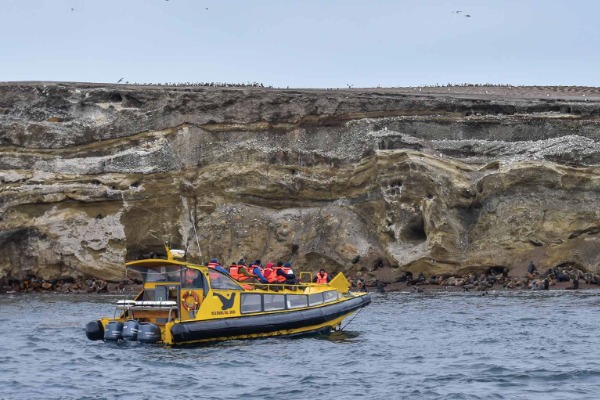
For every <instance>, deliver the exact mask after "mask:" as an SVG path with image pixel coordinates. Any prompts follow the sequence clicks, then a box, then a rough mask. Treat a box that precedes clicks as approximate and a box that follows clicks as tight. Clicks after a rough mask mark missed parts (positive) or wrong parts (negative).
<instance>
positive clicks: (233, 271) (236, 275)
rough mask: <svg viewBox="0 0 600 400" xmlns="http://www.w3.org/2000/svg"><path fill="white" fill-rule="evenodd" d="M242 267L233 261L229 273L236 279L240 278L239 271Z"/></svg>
mask: <svg viewBox="0 0 600 400" xmlns="http://www.w3.org/2000/svg"><path fill="white" fill-rule="evenodd" d="M239 269H240V267H238V265H237V264H236V263H235V262H232V263H231V265H230V266H229V275H231V277H232V278H233V279H235V280H236V281H239V280H240V276H239V273H238V271H239Z"/></svg>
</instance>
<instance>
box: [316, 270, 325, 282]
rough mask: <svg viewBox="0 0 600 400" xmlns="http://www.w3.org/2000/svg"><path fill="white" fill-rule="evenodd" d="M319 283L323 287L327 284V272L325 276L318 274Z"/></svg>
mask: <svg viewBox="0 0 600 400" xmlns="http://www.w3.org/2000/svg"><path fill="white" fill-rule="evenodd" d="M317 283H319V284H321V285H325V284H327V272H325V273H324V274H323V275H321V274H317Z"/></svg>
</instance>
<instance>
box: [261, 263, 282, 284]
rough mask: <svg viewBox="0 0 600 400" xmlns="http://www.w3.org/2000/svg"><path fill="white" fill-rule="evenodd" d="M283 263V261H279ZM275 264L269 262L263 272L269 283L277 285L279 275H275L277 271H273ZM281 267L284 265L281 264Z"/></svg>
mask: <svg viewBox="0 0 600 400" xmlns="http://www.w3.org/2000/svg"><path fill="white" fill-rule="evenodd" d="M279 262H281V261H279ZM273 265H274V264H273V263H272V262H269V263H267V265H265V270H264V271H263V275H264V276H265V278H266V279H267V281H268V282H269V283H275V282H277V281H276V278H277V275H276V274H275V270H274V269H273ZM281 265H283V263H281Z"/></svg>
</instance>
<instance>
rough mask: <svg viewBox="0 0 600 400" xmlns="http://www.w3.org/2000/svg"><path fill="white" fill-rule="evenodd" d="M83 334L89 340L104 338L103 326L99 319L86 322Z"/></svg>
mask: <svg viewBox="0 0 600 400" xmlns="http://www.w3.org/2000/svg"><path fill="white" fill-rule="evenodd" d="M85 336H87V338H88V339H90V340H102V339H104V327H103V326H102V322H100V321H92V322H88V323H87V325H86V326H85Z"/></svg>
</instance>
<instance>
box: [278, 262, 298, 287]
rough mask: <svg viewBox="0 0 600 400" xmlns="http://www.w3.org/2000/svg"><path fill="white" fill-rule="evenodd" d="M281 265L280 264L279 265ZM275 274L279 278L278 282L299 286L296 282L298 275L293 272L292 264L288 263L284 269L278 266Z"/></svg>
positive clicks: (284, 265)
mask: <svg viewBox="0 0 600 400" xmlns="http://www.w3.org/2000/svg"><path fill="white" fill-rule="evenodd" d="M277 264H279V263H277ZM275 274H276V276H277V278H276V279H277V280H276V281H277V282H280V283H287V284H288V285H297V284H298V281H297V280H296V275H294V271H292V264H291V263H289V262H286V263H285V264H283V266H282V267H280V266H279V265H277V266H276V267H275Z"/></svg>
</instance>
